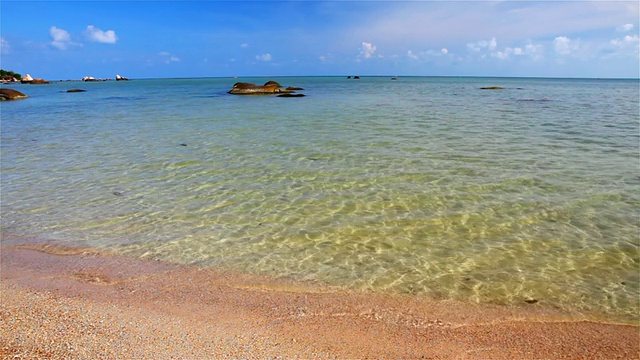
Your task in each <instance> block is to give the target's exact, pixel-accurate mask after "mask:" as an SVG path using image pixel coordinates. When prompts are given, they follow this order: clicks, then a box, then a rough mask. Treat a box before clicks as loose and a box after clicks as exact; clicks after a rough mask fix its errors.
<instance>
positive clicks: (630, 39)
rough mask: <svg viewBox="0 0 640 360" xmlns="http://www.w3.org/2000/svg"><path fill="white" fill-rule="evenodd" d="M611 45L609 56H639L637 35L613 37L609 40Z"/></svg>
mask: <svg viewBox="0 0 640 360" xmlns="http://www.w3.org/2000/svg"><path fill="white" fill-rule="evenodd" d="M609 43H610V44H611V46H612V47H613V53H612V54H609V55H610V56H611V55H613V56H622V57H625V56H635V57H636V58H640V38H639V37H638V35H626V36H625V37H623V38H620V39H613V40H611V41H610V42H609Z"/></svg>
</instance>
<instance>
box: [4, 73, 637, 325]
mask: <svg viewBox="0 0 640 360" xmlns="http://www.w3.org/2000/svg"><path fill="white" fill-rule="evenodd" d="M268 80H275V81H277V82H279V83H280V84H282V85H283V86H285V87H287V86H298V87H302V88H303V89H304V90H299V91H297V92H298V93H302V94H304V95H306V96H304V97H295V98H283V97H276V96H242V95H231V94H228V93H227V91H228V90H230V89H231V87H232V86H233V84H234V83H235V82H238V81H242V82H252V83H258V84H261V83H265V82H266V81H268ZM3 86H4V87H10V88H14V89H16V90H18V91H21V92H23V93H25V94H26V95H28V96H29V98H27V99H23V100H15V101H4V102H1V103H0V119H1V122H0V135H1V138H0V150H1V158H0V160H1V161H0V166H1V167H0V169H1V183H0V184H1V192H0V194H1V197H0V205H1V207H0V210H1V213H0V214H1V220H0V221H1V222H0V226H1V234H2V236H3V238H9V237H16V236H17V237H23V238H35V239H40V240H42V241H56V242H59V243H63V244H68V245H70V246H89V247H94V248H98V249H102V250H104V251H107V252H112V253H117V254H121V255H124V256H132V257H137V258H144V259H154V260H159V261H166V262H172V263H180V264H194V265H197V266H205V267H206V266H211V267H216V268H221V269H234V270H240V271H243V272H247V273H256V274H264V275H268V276H274V277H284V278H288V279H295V280H301V281H314V282H321V283H323V284H328V285H330V286H335V287H337V288H344V289H352V290H356V291H374V292H384V293H401V294H413V295H415V296H425V297H430V298H435V299H454V300H460V301H465V302H474V303H486V304H503V305H516V306H548V307H551V308H557V309H561V310H565V311H568V312H574V313H579V314H588V315H589V316H592V317H596V318H600V319H606V320H612V321H629V322H632V323H638V322H639V321H640V313H639V311H640V306H639V299H640V171H639V170H640V145H639V144H640V131H639V129H640V128H639V126H640V83H639V80H638V79H632V80H612V79H546V78H481V77H399V78H397V79H392V78H391V77H365V76H363V77H361V78H360V79H353V78H351V79H349V78H347V77H346V76H340V77H270V78H264V77H254V78H251V77H244V78H195V79H132V80H130V81H102V82H81V81H60V82H52V83H51V84H48V85H27V84H17V85H3ZM492 86H499V87H501V88H502V89H497V90H486V89H482V88H483V87H492ZM70 89H82V90H86V91H84V92H67V91H68V90H70Z"/></svg>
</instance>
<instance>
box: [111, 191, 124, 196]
mask: <svg viewBox="0 0 640 360" xmlns="http://www.w3.org/2000/svg"><path fill="white" fill-rule="evenodd" d="M113 195H115V196H124V194H123V193H121V192H120V191H114V192H113Z"/></svg>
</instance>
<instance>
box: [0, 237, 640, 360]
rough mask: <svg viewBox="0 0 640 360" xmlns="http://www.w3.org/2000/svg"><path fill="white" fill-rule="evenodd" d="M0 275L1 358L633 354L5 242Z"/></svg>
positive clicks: (396, 304)
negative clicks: (0, 295)
mask: <svg viewBox="0 0 640 360" xmlns="http://www.w3.org/2000/svg"><path fill="white" fill-rule="evenodd" d="M0 270H1V272H0V290H1V293H2V294H3V295H2V304H0V318H1V319H2V321H0V358H4V357H7V358H10V357H16V358H34V357H49V356H50V357H54V358H81V357H93V358H96V357H98V358H164V357H178V358H216V359H219V358H283V359H291V358H314V359H345V358H349V359H354V358H355V359H364V358H404V359H409V358H420V357H426V358H439V359H451V358H456V359H460V358H464V359H486V358H493V359H512V358H523V359H531V358H585V357H586V358H607V359H612V358H624V359H636V358H640V327H639V326H637V325H629V324H619V323H605V322H595V321H591V320H589V319H588V318H586V317H584V316H581V315H576V314H567V313H563V312H560V311H559V310H554V309H548V308H544V307H541V306H537V305H534V306H522V307H507V306H498V305H486V304H471V303H463V302H458V301H452V300H431V299H426V298H419V297H415V296H409V295H390V294H381V293H366V292H356V291H348V290H340V289H335V288H331V287H327V286H324V285H321V284H313V283H303V282H296V281H290V280H286V279H273V278H269V277H265V276H259V275H248V274H242V273H237V272H232V271H226V270H219V269H212V268H204V267H198V266H187V265H174V264H167V263H161V262H157V261H152V260H141V259H133V258H127V257H122V256H117V255H111V254H106V253H101V252H100V251H98V250H96V249H91V248H72V247H64V246H59V245H56V244H55V243H34V242H32V241H29V239H20V238H15V237H9V240H8V241H6V240H5V239H3V243H2V245H1V246H0ZM61 329H62V330H63V331H61Z"/></svg>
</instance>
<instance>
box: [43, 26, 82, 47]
mask: <svg viewBox="0 0 640 360" xmlns="http://www.w3.org/2000/svg"><path fill="white" fill-rule="evenodd" d="M49 35H51V39H52V41H51V45H52V46H53V47H56V48H58V49H60V50H65V49H67V48H68V47H69V46H71V45H77V44H75V43H73V42H72V41H71V35H69V32H67V31H66V30H64V29H60V28H57V27H55V26H52V27H51V28H49Z"/></svg>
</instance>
